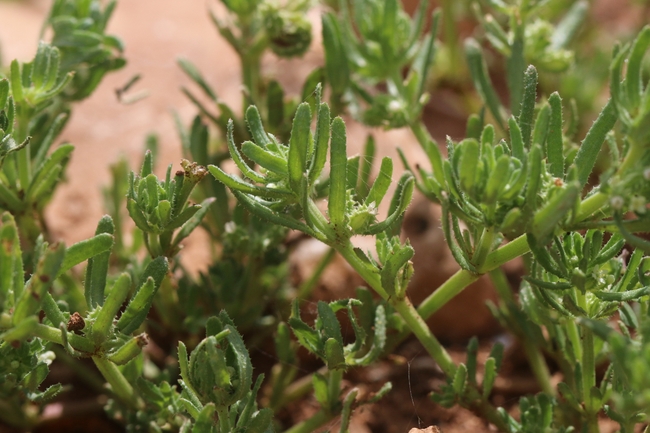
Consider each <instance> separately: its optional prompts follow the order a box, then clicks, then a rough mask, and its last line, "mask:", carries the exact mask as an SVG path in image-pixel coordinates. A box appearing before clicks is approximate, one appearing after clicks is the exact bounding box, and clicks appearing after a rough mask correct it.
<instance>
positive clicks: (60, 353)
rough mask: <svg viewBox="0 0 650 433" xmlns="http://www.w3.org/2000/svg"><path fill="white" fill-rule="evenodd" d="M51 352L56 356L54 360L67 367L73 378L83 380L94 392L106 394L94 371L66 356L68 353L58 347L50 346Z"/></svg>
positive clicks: (100, 380)
mask: <svg viewBox="0 0 650 433" xmlns="http://www.w3.org/2000/svg"><path fill="white" fill-rule="evenodd" d="M52 350H53V351H54V353H55V354H56V359H57V360H58V361H61V362H62V363H64V364H65V365H66V366H68V367H69V368H70V370H71V371H72V372H73V373H74V374H75V376H77V377H78V378H80V379H81V380H83V381H84V382H85V383H86V384H87V385H88V386H90V387H91V388H92V389H94V390H95V391H96V392H98V393H103V392H106V388H105V387H104V381H103V380H102V378H101V377H100V376H98V375H97V373H96V372H95V371H93V370H92V369H91V368H89V367H87V366H86V365H84V364H83V363H81V362H79V361H78V359H77V358H75V357H73V356H70V355H68V353H67V352H66V351H65V350H64V349H63V348H62V347H60V346H52Z"/></svg>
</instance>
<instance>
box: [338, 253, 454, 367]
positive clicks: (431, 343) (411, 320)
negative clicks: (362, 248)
mask: <svg viewBox="0 0 650 433" xmlns="http://www.w3.org/2000/svg"><path fill="white" fill-rule="evenodd" d="M337 251H338V252H339V253H340V254H341V255H342V256H343V257H344V258H345V260H346V261H347V262H348V263H349V264H350V266H352V268H353V269H354V270H355V271H357V272H358V273H359V275H361V277H362V278H363V279H364V280H365V281H366V282H367V283H368V284H369V285H370V287H372V288H373V289H374V290H375V291H376V292H377V294H378V295H379V296H381V297H382V298H383V299H384V300H386V301H387V302H388V303H389V304H391V305H392V306H393V308H395V310H396V311H397V312H398V313H399V314H400V316H402V319H403V320H404V321H405V322H406V324H407V326H408V328H409V329H410V330H411V331H412V332H413V334H415V336H416V337H417V339H418V340H419V341H420V343H422V345H423V346H424V348H425V350H426V351H427V352H428V353H429V354H430V355H431V357H432V358H433V359H434V360H435V361H436V362H437V363H438V365H439V366H440V368H441V369H442V371H444V372H445V374H446V375H447V376H448V377H453V376H454V373H455V372H456V364H454V362H453V361H452V359H451V356H449V353H448V352H447V351H446V350H445V348H444V347H442V345H441V344H440V342H439V341H438V339H436V337H435V336H434V335H433V333H432V332H431V330H430V329H429V326H428V325H427V324H426V322H425V321H424V319H423V318H422V316H420V314H419V313H418V311H417V310H416V309H415V307H414V306H413V304H411V301H410V300H409V299H408V298H403V299H396V298H393V297H391V296H389V295H388V293H387V292H386V290H384V288H383V287H382V285H381V279H380V277H379V273H378V272H377V270H376V269H374V268H373V267H370V266H368V265H367V264H366V263H364V262H363V261H362V260H361V259H360V258H359V257H358V256H357V255H356V254H355V252H354V250H353V248H352V244H351V243H350V241H348V243H347V245H346V247H345V248H340V249H338V248H337Z"/></svg>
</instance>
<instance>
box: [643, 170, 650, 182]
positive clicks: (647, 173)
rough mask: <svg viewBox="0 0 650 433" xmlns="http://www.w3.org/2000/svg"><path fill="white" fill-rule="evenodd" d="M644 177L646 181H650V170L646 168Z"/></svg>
mask: <svg viewBox="0 0 650 433" xmlns="http://www.w3.org/2000/svg"><path fill="white" fill-rule="evenodd" d="M643 177H644V178H645V180H650V168H646V169H645V170H643Z"/></svg>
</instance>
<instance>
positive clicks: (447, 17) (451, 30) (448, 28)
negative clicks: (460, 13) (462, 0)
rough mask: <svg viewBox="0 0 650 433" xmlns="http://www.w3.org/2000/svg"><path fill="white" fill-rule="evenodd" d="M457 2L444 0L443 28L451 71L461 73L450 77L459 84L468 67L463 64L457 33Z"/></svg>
mask: <svg viewBox="0 0 650 433" xmlns="http://www.w3.org/2000/svg"><path fill="white" fill-rule="evenodd" d="M455 3H456V2H455V1H453V0H443V2H442V27H443V32H444V35H445V45H446V46H447V50H448V52H449V63H450V64H451V66H450V69H449V70H450V71H456V72H460V74H454V76H453V77H448V78H450V79H452V80H455V81H457V82H462V80H463V78H464V77H465V71H466V65H465V62H462V61H461V60H460V59H461V58H462V56H461V54H460V48H459V40H460V39H459V38H458V32H457V31H456V19H455V17H454V5H455Z"/></svg>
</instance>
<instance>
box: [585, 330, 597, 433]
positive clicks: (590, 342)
mask: <svg viewBox="0 0 650 433" xmlns="http://www.w3.org/2000/svg"><path fill="white" fill-rule="evenodd" d="M581 330H582V390H583V391H582V392H583V401H584V403H585V412H586V415H587V426H588V429H589V430H588V431H589V432H591V433H598V412H599V411H600V408H599V407H594V404H593V403H594V401H593V400H592V399H591V397H590V396H591V388H593V387H595V386H596V354H595V350H594V334H593V331H592V330H591V329H588V328H587V327H586V326H582V327H581Z"/></svg>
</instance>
